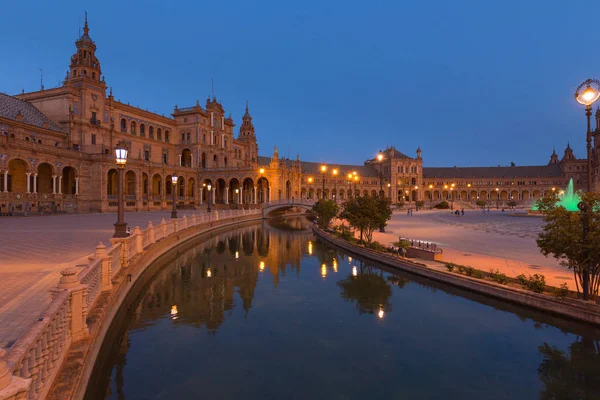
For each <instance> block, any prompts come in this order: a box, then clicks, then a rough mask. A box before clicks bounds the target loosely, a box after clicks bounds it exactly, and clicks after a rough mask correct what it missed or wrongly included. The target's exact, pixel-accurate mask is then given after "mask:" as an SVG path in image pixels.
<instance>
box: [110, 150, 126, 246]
mask: <svg viewBox="0 0 600 400" xmlns="http://www.w3.org/2000/svg"><path fill="white" fill-rule="evenodd" d="M115 158H116V159H117V169H118V171H119V174H118V181H117V186H118V188H117V196H118V197H119V198H118V200H117V204H118V210H117V222H116V223H115V233H114V234H113V237H114V238H124V237H127V222H125V205H124V204H123V183H124V182H123V180H124V179H123V178H124V172H125V164H127V148H126V147H125V146H124V145H123V144H122V143H119V144H117V147H115Z"/></svg>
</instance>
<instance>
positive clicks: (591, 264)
mask: <svg viewBox="0 0 600 400" xmlns="http://www.w3.org/2000/svg"><path fill="white" fill-rule="evenodd" d="M580 196H581V198H582V203H583V204H588V206H587V210H586V211H580V212H571V211H567V210H566V209H565V208H564V207H563V206H561V205H560V204H559V203H558V202H557V201H556V200H557V197H556V196H555V195H554V196H550V197H546V198H543V199H540V200H538V201H537V202H536V205H537V207H538V209H539V210H540V211H541V212H542V213H543V214H544V222H545V225H544V227H543V229H542V232H541V233H540V234H539V235H538V239H537V245H538V247H539V248H540V250H541V252H542V254H544V255H548V254H551V255H552V256H553V257H554V258H556V259H557V260H560V264H561V265H562V266H563V267H566V268H569V269H571V270H572V271H573V275H574V277H575V283H576V285H577V291H578V292H580V293H582V294H583V298H584V300H589V299H590V298H591V297H593V296H597V295H598V285H599V283H600V279H599V278H600V195H598V194H595V193H585V194H580ZM582 203H580V204H582Z"/></svg>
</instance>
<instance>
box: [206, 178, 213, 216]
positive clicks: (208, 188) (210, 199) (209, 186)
mask: <svg viewBox="0 0 600 400" xmlns="http://www.w3.org/2000/svg"><path fill="white" fill-rule="evenodd" d="M211 189H212V185H211V184H210V183H209V184H208V185H206V190H208V201H207V202H206V204H207V206H208V209H207V210H206V212H208V213H210V203H212V198H211V197H210V194H211V193H210V190H211Z"/></svg>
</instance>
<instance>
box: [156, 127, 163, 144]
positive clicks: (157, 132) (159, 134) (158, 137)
mask: <svg viewBox="0 0 600 400" xmlns="http://www.w3.org/2000/svg"><path fill="white" fill-rule="evenodd" d="M156 139H157V140H160V141H162V130H161V129H160V128H158V130H157V131H156Z"/></svg>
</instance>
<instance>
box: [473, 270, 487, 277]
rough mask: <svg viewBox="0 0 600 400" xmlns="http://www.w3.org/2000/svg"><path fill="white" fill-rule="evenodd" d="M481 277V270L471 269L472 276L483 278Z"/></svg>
mask: <svg viewBox="0 0 600 400" xmlns="http://www.w3.org/2000/svg"><path fill="white" fill-rule="evenodd" d="M483 277H484V275H483V272H482V271H480V270H478V269H475V270H473V278H477V279H483Z"/></svg>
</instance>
